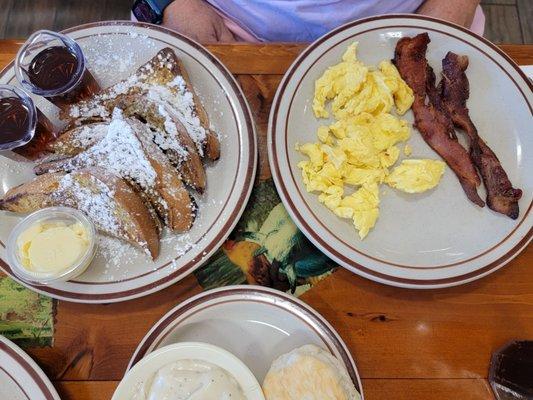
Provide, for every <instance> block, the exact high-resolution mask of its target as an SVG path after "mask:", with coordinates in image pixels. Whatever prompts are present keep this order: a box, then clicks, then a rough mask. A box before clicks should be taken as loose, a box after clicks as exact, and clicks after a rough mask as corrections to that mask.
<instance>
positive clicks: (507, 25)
mask: <svg viewBox="0 0 533 400" xmlns="http://www.w3.org/2000/svg"><path fill="white" fill-rule="evenodd" d="M483 11H484V12H485V18H486V24H485V25H486V27H485V36H486V37H487V38H488V39H489V40H491V41H493V42H495V43H523V42H524V39H523V37H522V29H521V27H520V19H519V17H518V10H517V8H516V6H514V5H512V6H511V5H499V4H491V5H486V6H483Z"/></svg>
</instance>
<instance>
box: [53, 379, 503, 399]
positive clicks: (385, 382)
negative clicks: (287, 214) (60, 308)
mask: <svg viewBox="0 0 533 400" xmlns="http://www.w3.org/2000/svg"><path fill="white" fill-rule="evenodd" d="M118 383H119V382H118V381H78V382H73V381H59V382H54V385H55V387H56V389H57V391H58V393H59V395H60V396H61V399H62V400H104V399H110V398H111V396H112V395H113V392H114V391H115V388H116V387H117V386H118ZM362 383H363V390H364V394H365V399H366V400H390V399H391V398H394V400H413V399H431V400H451V399H461V400H488V399H493V396H492V392H491V389H490V387H489V385H488V383H487V381H486V380H484V379H405V380H403V381H401V386H400V385H399V384H398V381H397V380H395V379H363V382H362Z"/></svg>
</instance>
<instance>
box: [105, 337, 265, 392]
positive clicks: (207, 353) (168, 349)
mask: <svg viewBox="0 0 533 400" xmlns="http://www.w3.org/2000/svg"><path fill="white" fill-rule="evenodd" d="M178 360H200V361H205V362H208V363H211V364H214V365H216V366H217V367H220V368H222V369H224V370H226V371H227V372H228V373H229V374H230V375H232V376H233V377H234V378H235V380H236V381H237V382H238V383H239V385H240V387H241V389H242V391H243V393H244V395H245V397H246V399H247V400H265V397H264V396H263V391H262V390H261V386H260V385H259V383H258V382H257V379H256V378H255V376H254V375H253V374H252V372H251V371H250V370H249V369H248V367H247V366H246V365H245V364H244V363H243V362H242V361H241V360H239V359H238V358H237V357H235V356H234V355H233V354H231V353H230V352H228V351H226V350H224V349H221V348H220V347H217V346H213V345H211V344H207V343H199V342H182V343H176V344H172V345H169V346H165V347H162V348H160V349H159V350H156V351H154V352H153V353H150V354H149V355H147V356H146V357H144V358H143V359H142V360H141V361H139V362H138V363H137V364H135V365H134V366H133V368H132V369H130V370H129V371H128V372H127V373H126V375H125V376H124V378H122V381H121V382H120V384H119V385H118V387H117V389H116V390H115V393H114V394H113V397H112V399H111V400H131V399H132V398H133V396H134V395H135V393H136V392H137V391H138V389H139V388H140V387H141V385H142V384H143V382H145V381H146V380H148V379H150V378H151V377H152V376H153V375H154V374H155V373H156V372H157V371H158V370H159V369H160V368H161V367H164V366H165V365H168V364H170V363H173V362H175V361H178Z"/></svg>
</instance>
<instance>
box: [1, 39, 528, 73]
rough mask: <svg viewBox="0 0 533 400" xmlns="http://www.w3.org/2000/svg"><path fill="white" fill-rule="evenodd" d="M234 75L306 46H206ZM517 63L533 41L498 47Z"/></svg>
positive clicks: (263, 68)
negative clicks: (525, 43)
mask: <svg viewBox="0 0 533 400" xmlns="http://www.w3.org/2000/svg"><path fill="white" fill-rule="evenodd" d="M23 42H24V41H23V40H0V68H3V67H4V66H6V65H7V64H8V63H10V62H11V61H12V60H13V57H15V55H16V54H17V50H18V48H19V47H20V46H21V45H22V43H23ZM206 47H207V48H208V49H209V50H210V51H211V52H212V53H213V54H214V55H215V56H217V57H218V58H219V59H220V60H221V61H222V62H223V63H224V65H225V66H226V67H227V68H228V69H229V70H230V71H231V72H232V73H234V74H241V75H283V74H284V73H285V71H287V69H288V68H289V66H290V65H291V64H292V62H293V61H294V59H295V58H296V57H297V56H298V54H300V53H301V52H302V51H303V49H305V48H306V46H305V45H302V44H294V43H292V44H290V43H289V44H283V43H275V44H244V43H242V44H233V45H230V44H218V45H207V46H206ZM498 47H499V48H501V49H502V50H503V51H504V52H505V53H506V54H507V55H509V57H511V58H512V59H513V60H515V61H516V62H517V63H518V64H520V65H529V64H533V44H529V45H515V44H502V45H499V46H498Z"/></svg>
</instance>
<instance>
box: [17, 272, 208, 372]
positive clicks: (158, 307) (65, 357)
mask: <svg viewBox="0 0 533 400" xmlns="http://www.w3.org/2000/svg"><path fill="white" fill-rule="evenodd" d="M200 291H201V287H200V286H199V285H198V283H197V282H196V279H195V278H194V276H193V275H190V276H188V277H187V278H185V279H184V280H182V281H181V282H179V283H178V284H174V285H172V286H170V287H168V288H166V289H164V290H162V291H160V292H157V293H155V294H154V295H151V296H147V297H144V298H141V299H138V300H134V301H127V302H123V303H118V304H109V305H85V304H75V303H67V302H63V301H60V302H58V303H57V312H56V322H55V330H56V333H55V335H54V345H53V347H51V348H50V347H43V348H31V349H27V351H28V353H29V354H30V355H31V356H33V357H34V358H35V359H36V360H37V361H38V363H39V365H40V366H41V367H42V368H43V369H44V371H45V372H46V374H47V375H48V376H49V377H50V378H51V379H55V380H117V379H120V378H121V377H122V375H123V373H124V371H125V369H126V366H127V364H128V362H129V360H130V358H131V356H132V354H133V349H135V348H136V347H137V345H138V344H139V342H140V341H141V339H142V338H143V336H144V335H145V334H146V333H147V332H148V330H149V329H150V328H151V326H152V325H153V324H154V323H155V322H156V321H157V320H158V319H159V318H161V317H162V316H163V315H164V314H165V313H166V312H167V311H169V310H170V309H171V308H173V307H174V306H176V305H177V304H178V303H180V302H182V301H183V300H185V299H186V298H189V297H191V296H193V295H195V294H197V293H199V292H200Z"/></svg>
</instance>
